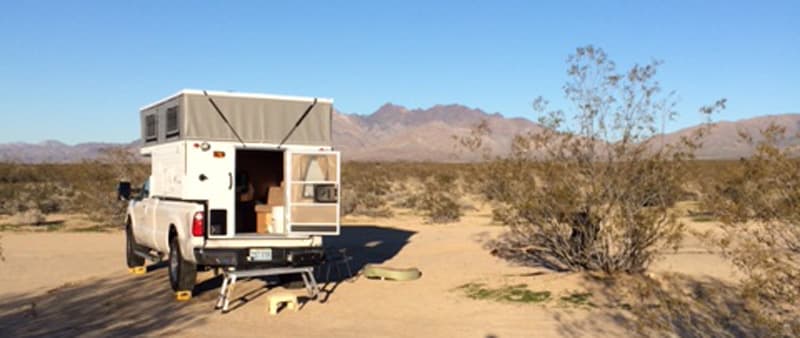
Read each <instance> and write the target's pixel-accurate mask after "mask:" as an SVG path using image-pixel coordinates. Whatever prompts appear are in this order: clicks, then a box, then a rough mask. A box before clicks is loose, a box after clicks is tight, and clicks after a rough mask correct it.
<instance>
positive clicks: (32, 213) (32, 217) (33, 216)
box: [14, 208, 45, 225]
mask: <svg viewBox="0 0 800 338" xmlns="http://www.w3.org/2000/svg"><path fill="white" fill-rule="evenodd" d="M44 221H45V217H44V213H42V211H40V210H39V209H37V208H29V209H27V210H25V211H23V212H21V213H19V214H17V217H15V222H14V223H17V224H19V225H39V224H42V223H44Z"/></svg>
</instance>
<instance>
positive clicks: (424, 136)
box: [0, 103, 800, 163]
mask: <svg viewBox="0 0 800 338" xmlns="http://www.w3.org/2000/svg"><path fill="white" fill-rule="evenodd" d="M482 120H486V121H487V122H488V124H489V127H490V129H491V130H492V133H491V135H490V136H489V139H488V140H487V141H486V145H487V146H488V147H489V148H490V149H492V151H493V153H494V154H496V155H504V154H507V153H508V151H509V149H510V146H511V140H512V138H513V136H514V135H515V134H519V133H524V132H529V131H531V132H536V131H538V130H541V126H539V125H538V124H536V123H534V122H532V121H530V120H528V119H524V118H506V117H503V116H502V115H500V114H498V113H494V114H489V113H486V112H484V111H482V110H480V109H474V108H469V107H466V106H463V105H458V104H451V105H436V106H433V107H430V108H427V109H408V108H406V107H403V106H399V105H395V104H391V103H387V104H385V105H383V106H382V107H380V108H379V109H378V110H377V111H375V112H374V113H372V114H369V115H356V114H342V113H339V112H337V113H335V114H334V116H333V128H334V130H333V138H334V144H335V146H336V148H337V149H339V150H341V151H342V153H343V157H344V159H345V160H356V161H437V162H452V161H471V160H477V159H479V155H478V154H470V153H465V152H463V151H462V152H457V151H456V149H457V148H456V142H455V141H454V140H453V136H454V135H467V134H468V133H469V132H470V130H471V128H472V127H473V126H475V125H476V124H477V123H479V122H480V121H482ZM773 122H774V123H777V124H778V125H781V126H784V127H786V130H787V135H789V136H791V137H790V138H789V139H788V140H787V142H785V144H784V145H798V144H800V138H798V137H797V136H796V135H797V134H798V133H800V114H782V115H770V116H761V117H755V118H751V119H746V120H739V121H735V122H720V123H718V124H717V126H716V127H715V128H714V129H713V130H712V132H711V133H710V134H709V135H708V137H707V138H706V139H705V141H704V147H703V149H700V150H699V151H698V153H697V155H698V157H699V158H704V159H735V158H739V157H742V156H747V155H749V154H751V153H752V152H753V149H752V148H751V147H750V146H749V145H747V144H746V143H744V142H741V141H740V140H739V132H738V131H739V130H745V131H748V132H750V133H753V134H758V131H759V130H760V129H764V128H766V127H767V126H768V125H769V124H770V123H773ZM696 128H697V127H691V128H687V129H683V130H679V131H677V132H674V133H669V134H666V135H664V141H665V142H666V143H671V142H677V141H678V140H679V139H680V137H681V136H682V135H687V134H688V133H691V132H692V131H693V130H694V129H696ZM139 145H140V143H139V142H138V141H134V142H131V143H125V144H121V143H81V144H76V145H67V144H64V143H61V142H58V141H45V142H41V143H33V144H32V143H7V144H0V161H16V162H23V163H63V162H76V161H81V160H86V159H95V158H97V157H98V156H99V155H100V153H101V151H102V150H103V149H106V148H111V147H125V148H129V149H131V150H135V149H137V148H138V147H139Z"/></svg>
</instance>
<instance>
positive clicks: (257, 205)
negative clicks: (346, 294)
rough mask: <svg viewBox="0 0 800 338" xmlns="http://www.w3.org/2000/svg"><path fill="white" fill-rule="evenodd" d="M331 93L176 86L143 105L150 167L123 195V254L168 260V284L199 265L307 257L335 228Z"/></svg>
mask: <svg viewBox="0 0 800 338" xmlns="http://www.w3.org/2000/svg"><path fill="white" fill-rule="evenodd" d="M332 114H333V101H332V100H330V99H322V98H307V97H291V96H278V95H265V94H243V93H230V92H212V91H198V90H183V91H180V92H178V93H177V94H175V95H172V96H170V97H167V98H165V99H163V100H160V101H157V102H155V103H153V104H149V105H147V106H144V107H142V108H141V111H140V118H141V135H142V141H143V146H142V148H141V153H142V154H143V155H144V156H146V157H149V159H150V165H151V174H150V177H149V179H148V180H147V181H146V182H144V184H143V185H142V186H141V189H138V192H136V191H135V190H137V189H132V188H131V186H130V183H128V182H121V183H120V186H119V187H118V193H119V197H120V199H123V200H128V201H129V205H128V209H127V220H126V224H125V226H126V233H127V246H126V247H127V264H128V267H129V268H132V269H137V268H138V269H141V270H142V271H143V270H144V269H143V267H144V264H145V259H146V258H148V259H151V260H153V261H160V260H162V259H164V258H167V260H168V262H169V264H168V267H169V279H170V284H171V286H172V288H173V290H175V291H191V290H192V288H193V287H194V285H195V276H196V272H197V271H198V270H203V269H211V268H222V269H225V270H226V271H233V270H242V269H257V268H260V269H265V268H273V267H274V268H285V267H309V266H315V265H317V264H319V263H320V261H321V260H322V259H323V256H324V251H323V249H322V241H323V237H324V236H336V235H338V234H339V192H340V189H339V179H340V155H339V153H338V152H336V151H334V150H333V147H332V143H331V122H332Z"/></svg>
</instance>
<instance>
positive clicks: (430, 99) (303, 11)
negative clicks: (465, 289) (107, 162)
mask: <svg viewBox="0 0 800 338" xmlns="http://www.w3.org/2000/svg"><path fill="white" fill-rule="evenodd" d="M798 18H800V2H798V1H786V2H771V1H758V2H755V1H753V2H738V1H585V2H582V1H578V2H573V1H558V2H556V1H552V2H543V1H542V2H535V1H509V2H506V1H474V2H473V1H463V2H444V1H443V2H434V1H419V2H416V1H364V2H356V1H348V2H345V1H320V2H301V1H296V2H289V1H281V2H268V1H254V2H245V1H224V2H223V1H208V2H205V1H191V2H189V1H187V2H177V1H97V2H90V1H57V2H56V1H4V2H2V3H0V32H2V35H0V39H2V47H1V48H2V49H1V50H0V51H1V52H0V116H2V124H0V126H1V127H0V142H15V141H26V142H39V141H42V140H46V139H57V140H61V141H65V142H67V143H76V142H86V141H108V142H127V141H131V140H133V139H135V138H136V137H138V131H139V126H138V117H137V116H138V115H137V114H138V113H137V112H138V108H139V107H141V106H143V105H145V104H147V103H150V102H152V101H155V100H157V99H160V98H161V97H164V96H167V95H170V94H172V93H174V92H176V91H177V90H179V89H181V88H200V89H215V90H234V91H243V92H265V93H277V94H291V95H304V96H322V97H332V98H334V99H335V100H336V106H337V108H338V109H339V110H341V111H343V112H347V113H361V114H368V113H371V112H373V111H374V110H376V109H377V108H378V107H379V106H380V105H382V104H383V103H385V102H393V103H396V104H400V105H404V106H407V107H411V108H416V107H429V106H431V105H434V104H448V103H461V104H465V105H467V106H470V107H477V108H481V109H483V110H485V111H487V112H500V113H502V114H504V115H507V116H526V117H529V118H532V119H535V116H534V115H532V110H531V108H530V103H531V101H532V100H533V99H534V98H535V97H536V96H539V95H542V96H544V97H545V98H548V99H549V100H551V101H552V102H553V104H554V105H556V106H565V105H566V104H565V102H564V101H563V95H562V93H561V86H562V85H563V83H564V81H565V80H566V74H565V70H566V66H565V63H564V62H565V59H566V57H567V55H568V54H570V53H571V52H572V51H574V49H575V47H578V46H583V45H586V44H594V45H595V46H599V47H602V48H604V49H605V50H606V51H607V52H608V53H609V55H610V57H611V58H612V59H614V60H615V61H616V62H617V63H618V64H619V65H620V66H624V67H628V66H630V65H632V64H633V63H634V62H640V63H645V62H648V61H650V60H652V59H660V60H663V61H664V62H665V63H664V65H663V66H662V67H661V69H660V75H659V79H660V80H661V82H662V84H663V86H664V87H665V88H666V89H673V90H676V91H677V92H678V96H679V99H680V100H679V104H678V109H679V111H680V113H681V116H680V118H679V120H678V121H676V122H675V123H673V124H671V125H669V126H668V128H669V129H671V130H674V129H678V128H681V127H685V126H689V125H692V124H695V123H697V122H699V120H700V117H699V116H698V114H697V113H696V111H697V108H698V107H699V106H701V105H703V104H707V103H711V102H713V101H714V100H716V99H718V98H722V97H725V98H728V102H729V105H728V109H727V110H726V111H725V112H723V113H722V114H721V115H719V116H718V118H719V119H724V120H735V119H740V118H746V117H751V116H757V115H766V114H780V113H786V112H800V24H799V23H798Z"/></svg>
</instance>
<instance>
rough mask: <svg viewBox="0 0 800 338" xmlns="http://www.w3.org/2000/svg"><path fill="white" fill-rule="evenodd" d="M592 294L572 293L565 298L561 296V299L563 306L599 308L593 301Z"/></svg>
mask: <svg viewBox="0 0 800 338" xmlns="http://www.w3.org/2000/svg"><path fill="white" fill-rule="evenodd" d="M591 298H592V293H591V292H579V291H575V292H571V293H569V294H566V295H564V296H561V297H560V298H559V299H560V300H561V302H562V304H565V305H574V306H578V307H582V306H588V307H597V305H595V304H594V303H592V301H591Z"/></svg>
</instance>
